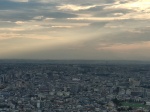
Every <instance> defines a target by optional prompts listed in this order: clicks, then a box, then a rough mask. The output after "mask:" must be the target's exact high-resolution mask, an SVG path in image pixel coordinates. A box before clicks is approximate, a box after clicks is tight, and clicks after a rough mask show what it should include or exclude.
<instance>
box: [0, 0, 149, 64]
mask: <svg viewBox="0 0 150 112" xmlns="http://www.w3.org/2000/svg"><path fill="white" fill-rule="evenodd" d="M149 13H150V1H149V0H101V1H99V0H92V1H91V0H86V1H80V0H76V1H71V0H1V1H0V59H35V60H133V61H134V60H136V61H150V53H149V50H150V25H149V23H150V14H149Z"/></svg>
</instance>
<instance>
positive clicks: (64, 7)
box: [57, 4, 97, 11]
mask: <svg viewBox="0 0 150 112" xmlns="http://www.w3.org/2000/svg"><path fill="white" fill-rule="evenodd" d="M96 6H97V5H89V6H81V5H80V6H79V5H72V4H64V5H62V6H57V8H58V10H71V11H80V10H87V9H90V8H94V7H96Z"/></svg>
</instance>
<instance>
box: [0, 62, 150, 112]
mask: <svg viewBox="0 0 150 112" xmlns="http://www.w3.org/2000/svg"><path fill="white" fill-rule="evenodd" d="M149 74H150V65H149V64H140V63H138V64H133V63H132V64H130V63H125V64H121V63H79V62H77V63H75V62H74V63H72V62H70V63H62V62H59V61H57V63H56V62H53V63H50V62H47V63H46V62H43V63H42V61H40V62H32V61H31V62H30V61H29V62H24V61H23V62H15V61H14V62H10V61H8V62H5V61H4V62H3V61H1V63H0V112H150V75H149Z"/></svg>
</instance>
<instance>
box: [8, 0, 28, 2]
mask: <svg viewBox="0 0 150 112" xmlns="http://www.w3.org/2000/svg"><path fill="white" fill-rule="evenodd" d="M9 1H12V2H29V0H9Z"/></svg>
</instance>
